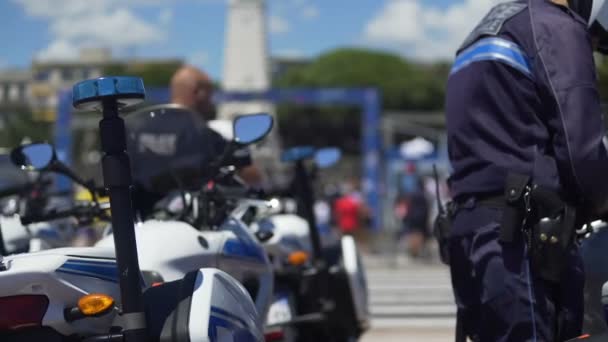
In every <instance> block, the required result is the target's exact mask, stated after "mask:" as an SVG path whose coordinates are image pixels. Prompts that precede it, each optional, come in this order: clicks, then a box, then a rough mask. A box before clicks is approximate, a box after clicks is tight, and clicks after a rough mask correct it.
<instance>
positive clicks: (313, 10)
mask: <svg viewBox="0 0 608 342" xmlns="http://www.w3.org/2000/svg"><path fill="white" fill-rule="evenodd" d="M302 17H304V18H305V19H315V18H318V17H319V9H318V8H317V7H315V6H314V5H312V4H310V5H306V6H305V7H304V8H303V9H302Z"/></svg>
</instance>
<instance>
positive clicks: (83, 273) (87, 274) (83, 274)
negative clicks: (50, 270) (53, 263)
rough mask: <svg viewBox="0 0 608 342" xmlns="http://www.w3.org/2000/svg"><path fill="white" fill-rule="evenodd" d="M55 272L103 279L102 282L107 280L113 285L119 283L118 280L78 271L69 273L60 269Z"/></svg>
mask: <svg viewBox="0 0 608 342" xmlns="http://www.w3.org/2000/svg"><path fill="white" fill-rule="evenodd" d="M55 272H58V273H65V274H71V275H77V276H84V277H91V278H97V279H101V280H105V281H111V282H113V283H118V278H108V277H104V276H103V275H100V274H98V273H88V272H77V271H69V270H64V269H58V270H56V271H55Z"/></svg>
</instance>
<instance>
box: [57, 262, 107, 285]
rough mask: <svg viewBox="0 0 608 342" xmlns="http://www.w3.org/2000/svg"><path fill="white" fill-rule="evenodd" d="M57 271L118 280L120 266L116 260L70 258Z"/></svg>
mask: <svg viewBox="0 0 608 342" xmlns="http://www.w3.org/2000/svg"><path fill="white" fill-rule="evenodd" d="M56 272H61V273H66V274H72V275H80V276H86V277H93V278H98V279H101V280H106V281H111V282H115V283H117V282H118V267H117V266H116V263H115V262H105V261H89V260H77V259H68V260H67V261H66V262H65V263H64V264H63V265H61V267H59V268H58V269H57V270H56Z"/></svg>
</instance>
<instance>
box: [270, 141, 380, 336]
mask: <svg viewBox="0 0 608 342" xmlns="http://www.w3.org/2000/svg"><path fill="white" fill-rule="evenodd" d="M339 158H340V151H339V150H338V149H336V148H325V149H320V150H318V151H315V149H314V148H312V147H308V146H301V147H294V148H292V149H289V150H286V151H285V152H284V153H283V155H282V158H281V159H282V160H283V161H284V162H290V163H293V164H294V167H295V177H294V178H293V181H292V185H291V189H290V191H289V194H290V195H292V196H294V198H295V201H296V202H297V212H296V213H297V215H295V214H293V213H281V214H274V215H270V216H269V217H267V218H266V219H265V220H264V221H263V222H260V223H259V226H260V227H261V228H260V229H271V230H272V232H273V234H274V235H273V236H272V238H270V239H269V240H268V241H266V242H265V243H264V246H265V248H266V251H267V252H268V253H269V255H270V256H271V259H272V260H273V262H274V267H275V283H276V287H277V291H276V293H277V298H278V299H279V300H278V301H277V302H275V303H274V304H273V307H272V308H271V314H272V315H269V323H270V324H269V326H268V329H269V331H271V332H273V333H272V334H267V336H271V337H273V338H272V339H270V340H286V339H287V338H285V339H283V338H284V336H283V335H285V329H289V328H292V327H295V328H296V331H295V335H296V338H295V339H296V340H297V341H318V340H323V341H350V340H355V339H357V338H358V337H359V336H360V335H361V334H362V333H363V332H364V331H365V330H366V329H367V328H368V326H369V318H368V317H369V316H368V315H369V314H368V308H367V286H366V279H365V273H364V270H363V266H362V263H361V258H360V255H359V253H358V251H357V248H356V245H355V242H354V240H353V238H352V237H351V236H344V237H342V238H341V239H339V241H337V242H336V243H333V244H332V243H324V242H323V241H322V238H321V235H320V233H319V230H318V229H317V224H316V220H315V216H314V209H313V205H314V191H313V184H312V181H313V179H314V177H315V174H316V172H317V170H318V169H319V168H325V167H329V166H331V165H333V164H335V163H336V162H337V161H338V160H339ZM311 159H312V160H314V162H313V165H312V166H311V165H308V164H309V161H310V160H311ZM274 200H275V201H276V200H277V199H274ZM264 227H266V228H264ZM268 227H270V228H268ZM281 302H282V303H283V304H282V305H280V303H281ZM273 309H274V311H273ZM290 310H293V311H290ZM273 315H276V316H278V317H273ZM288 331H289V330H288Z"/></svg>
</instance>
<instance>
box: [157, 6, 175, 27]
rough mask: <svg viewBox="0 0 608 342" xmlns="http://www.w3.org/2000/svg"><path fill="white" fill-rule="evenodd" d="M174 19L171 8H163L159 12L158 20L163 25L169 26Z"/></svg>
mask: <svg viewBox="0 0 608 342" xmlns="http://www.w3.org/2000/svg"><path fill="white" fill-rule="evenodd" d="M172 20H173V10H172V9H171V8H163V9H162V10H161V11H160V13H159V14H158V22H159V23H160V24H161V25H164V26H167V25H169V24H170V23H171V21H172Z"/></svg>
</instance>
